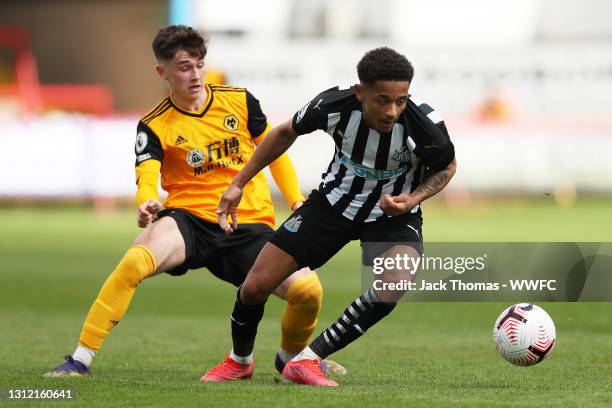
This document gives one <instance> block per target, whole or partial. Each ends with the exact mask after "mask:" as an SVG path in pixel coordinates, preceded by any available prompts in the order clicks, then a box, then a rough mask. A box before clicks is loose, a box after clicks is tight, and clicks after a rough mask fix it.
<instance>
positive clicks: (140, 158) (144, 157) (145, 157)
mask: <svg viewBox="0 0 612 408" xmlns="http://www.w3.org/2000/svg"><path fill="white" fill-rule="evenodd" d="M150 158H151V153H145V154H140V155H138V156H136V163H142V162H143V161H145V160H149V159H150Z"/></svg>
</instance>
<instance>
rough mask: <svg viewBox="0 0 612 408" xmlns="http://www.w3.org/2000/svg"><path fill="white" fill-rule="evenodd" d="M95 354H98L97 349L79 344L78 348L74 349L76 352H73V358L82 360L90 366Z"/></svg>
mask: <svg viewBox="0 0 612 408" xmlns="http://www.w3.org/2000/svg"><path fill="white" fill-rule="evenodd" d="M95 355H96V352H95V351H93V350H90V349H88V348H87V347H83V346H81V345H80V344H79V345H78V346H77V348H76V350H74V353H73V354H72V358H74V359H75V360H78V361H80V362H81V363H83V364H85V365H86V366H87V367H89V366H90V365H91V362H92V361H93V358H94V356H95Z"/></svg>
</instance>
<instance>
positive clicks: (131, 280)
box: [113, 245, 156, 287]
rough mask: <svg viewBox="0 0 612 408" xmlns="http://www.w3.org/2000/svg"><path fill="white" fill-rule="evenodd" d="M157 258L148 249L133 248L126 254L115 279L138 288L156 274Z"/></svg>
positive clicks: (114, 273) (114, 274) (114, 272)
mask: <svg viewBox="0 0 612 408" xmlns="http://www.w3.org/2000/svg"><path fill="white" fill-rule="evenodd" d="M155 269H156V267H155V256H154V255H153V253H152V252H151V251H150V250H149V249H148V248H146V247H144V246H141V245H137V246H133V247H131V248H130V249H128V251H127V252H126V253H125V255H124V256H123V258H122V259H121V261H120V263H119V265H118V267H117V268H116V269H115V270H114V271H113V277H114V278H115V279H117V281H119V282H121V283H122V284H123V285H125V286H128V287H136V286H138V285H139V284H140V283H141V282H142V281H143V280H145V279H146V278H148V277H149V276H151V275H152V274H153V273H154V272H155Z"/></svg>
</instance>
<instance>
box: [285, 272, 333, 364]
mask: <svg viewBox="0 0 612 408" xmlns="http://www.w3.org/2000/svg"><path fill="white" fill-rule="evenodd" d="M322 299H323V288H322V287H321V282H319V277H318V276H317V274H316V273H312V274H310V275H307V276H304V277H303V278H301V279H299V280H297V281H296V282H293V284H292V285H291V286H290V287H289V289H288V290H287V293H286V294H285V300H286V301H287V306H285V314H284V315H283V320H282V322H281V333H282V337H281V348H282V349H283V350H285V351H287V352H289V353H292V354H295V353H299V352H300V351H302V350H303V349H304V348H305V347H306V345H307V344H308V339H309V337H310V335H311V334H312V332H313V331H314V329H315V327H316V326H317V317H318V316H319V310H321V301H322Z"/></svg>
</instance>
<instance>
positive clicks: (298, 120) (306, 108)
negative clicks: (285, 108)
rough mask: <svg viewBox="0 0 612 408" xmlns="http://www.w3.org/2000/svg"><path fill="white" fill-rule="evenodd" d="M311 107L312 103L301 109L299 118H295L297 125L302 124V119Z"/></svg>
mask: <svg viewBox="0 0 612 408" xmlns="http://www.w3.org/2000/svg"><path fill="white" fill-rule="evenodd" d="M309 106H310V102H308V103H307V104H306V105H304V107H303V108H302V109H300V111H299V112H298V113H297V117H296V118H295V122H296V123H300V122H301V121H302V119H304V115H305V114H306V111H307V110H308V107H309Z"/></svg>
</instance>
